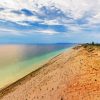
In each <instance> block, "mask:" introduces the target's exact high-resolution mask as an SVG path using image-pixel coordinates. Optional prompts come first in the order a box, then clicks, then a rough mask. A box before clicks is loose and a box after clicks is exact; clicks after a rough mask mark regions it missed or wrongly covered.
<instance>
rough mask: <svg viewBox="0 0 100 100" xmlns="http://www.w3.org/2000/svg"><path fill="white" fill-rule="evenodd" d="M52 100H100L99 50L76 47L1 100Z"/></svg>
mask: <svg viewBox="0 0 100 100" xmlns="http://www.w3.org/2000/svg"><path fill="white" fill-rule="evenodd" d="M51 99H52V100H99V99H100V47H96V46H90V45H88V46H84V45H78V46H75V47H73V48H72V49H71V50H69V51H67V52H66V51H65V52H63V53H61V54H60V55H58V56H56V57H54V58H53V59H51V60H49V61H48V62H47V63H46V64H45V65H43V66H42V67H41V68H39V69H37V70H36V71H34V72H32V73H30V74H28V75H27V76H25V77H24V78H22V79H20V80H19V81H17V82H15V83H14V84H12V85H10V86H8V87H7V88H5V89H3V90H2V91H0V100H51Z"/></svg>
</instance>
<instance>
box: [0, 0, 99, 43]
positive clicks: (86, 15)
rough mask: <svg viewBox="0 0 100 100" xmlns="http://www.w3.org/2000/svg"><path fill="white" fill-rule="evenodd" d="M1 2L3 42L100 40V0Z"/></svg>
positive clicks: (0, 22) (78, 41)
mask: <svg viewBox="0 0 100 100" xmlns="http://www.w3.org/2000/svg"><path fill="white" fill-rule="evenodd" d="M0 1H1V2H0V43H58V42H72V43H80V42H91V41H95V42H100V0H34V1H33V0H20V1H19V0H3V1H2V0H0Z"/></svg>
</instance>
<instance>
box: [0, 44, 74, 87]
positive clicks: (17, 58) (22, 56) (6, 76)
mask: <svg viewBox="0 0 100 100" xmlns="http://www.w3.org/2000/svg"><path fill="white" fill-rule="evenodd" d="M72 46H73V44H49V45H43V44H42V45H0V88H3V87H5V86H7V85H9V84H11V83H13V82H15V81H17V80H18V79H20V78H22V77H24V76H25V75H27V74H28V73H30V72H32V71H34V70H36V69H37V68H39V67H40V66H41V65H42V64H44V63H46V62H47V61H48V60H50V59H51V58H53V57H55V56H56V55H58V54H60V53H61V52H63V51H65V50H66V49H67V48H70V47H72Z"/></svg>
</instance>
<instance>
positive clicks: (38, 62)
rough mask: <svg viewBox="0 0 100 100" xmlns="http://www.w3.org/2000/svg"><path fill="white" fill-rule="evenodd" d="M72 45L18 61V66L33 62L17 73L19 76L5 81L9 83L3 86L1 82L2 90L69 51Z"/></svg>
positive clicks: (0, 88) (0, 87)
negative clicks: (27, 59)
mask: <svg viewBox="0 0 100 100" xmlns="http://www.w3.org/2000/svg"><path fill="white" fill-rule="evenodd" d="M72 47H73V46H72ZM72 47H69V48H65V49H62V50H58V51H54V52H51V53H48V54H46V55H43V56H40V57H36V58H34V59H31V60H29V61H24V62H21V63H18V64H17V65H16V66H18V65H19V66H20V65H21V64H22V65H23V64H24V63H25V64H24V65H25V66H28V65H27V63H31V65H30V67H29V68H28V67H27V69H26V70H24V71H22V73H19V74H17V76H16V77H15V79H14V80H12V78H10V81H9V80H7V81H6V80H5V81H4V83H6V82H7V83H8V84H4V85H5V86H3V84H1V85H0V90H2V89H4V88H6V87H8V86H9V85H11V84H12V83H15V82H16V81H18V80H20V79H21V78H23V77H25V76H27V75H28V74H30V73H32V72H34V71H35V70H37V69H38V68H40V67H42V66H43V65H44V64H46V63H48V61H49V60H51V59H53V58H54V57H56V56H58V55H59V54H61V53H63V52H64V51H67V50H69V49H71V48H72ZM43 58H44V59H43ZM32 63H33V64H32ZM25 66H24V67H25ZM31 66H32V67H31ZM9 67H12V68H13V65H12V66H9ZM11 77H12V76H11Z"/></svg>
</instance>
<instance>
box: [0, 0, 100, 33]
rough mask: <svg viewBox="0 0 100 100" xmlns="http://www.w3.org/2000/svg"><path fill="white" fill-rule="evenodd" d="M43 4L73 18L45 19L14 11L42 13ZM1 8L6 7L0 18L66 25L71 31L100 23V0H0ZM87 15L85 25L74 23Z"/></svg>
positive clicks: (48, 31)
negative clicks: (14, 11)
mask: <svg viewBox="0 0 100 100" xmlns="http://www.w3.org/2000/svg"><path fill="white" fill-rule="evenodd" d="M43 6H46V7H49V8H51V9H52V10H54V9H59V10H60V11H61V12H63V14H64V15H65V16H67V17H71V18H72V19H67V18H62V19H61V18H56V19H55V18H54V19H52V20H47V19H45V20H43V19H39V18H38V16H26V15H25V14H20V15H18V14H16V13H13V12H12V10H16V11H20V10H21V9H28V10H30V11H31V12H33V11H35V12H36V13H38V14H40V15H41V14H43V12H42V11H41V10H40V9H41V7H43ZM0 8H4V9H5V10H1V11H0V19H3V20H8V21H12V22H16V23H18V24H20V25H25V26H27V25H28V24H27V23H25V22H24V21H31V22H34V21H42V23H43V24H47V25H65V26H67V27H68V29H69V30H70V31H78V30H83V29H84V28H85V27H92V26H93V25H95V24H100V0H0ZM58 12H59V11H58ZM45 16H47V15H45ZM52 16H54V15H52ZM87 16H88V18H87V23H86V24H85V25H83V26H80V25H77V23H74V21H75V20H78V19H82V18H84V17H87ZM58 17H59V16H58ZM82 20H84V19H82ZM42 32H44V33H48V34H51V32H52V31H50V30H44V31H42ZM53 33H54V32H52V34H53Z"/></svg>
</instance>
